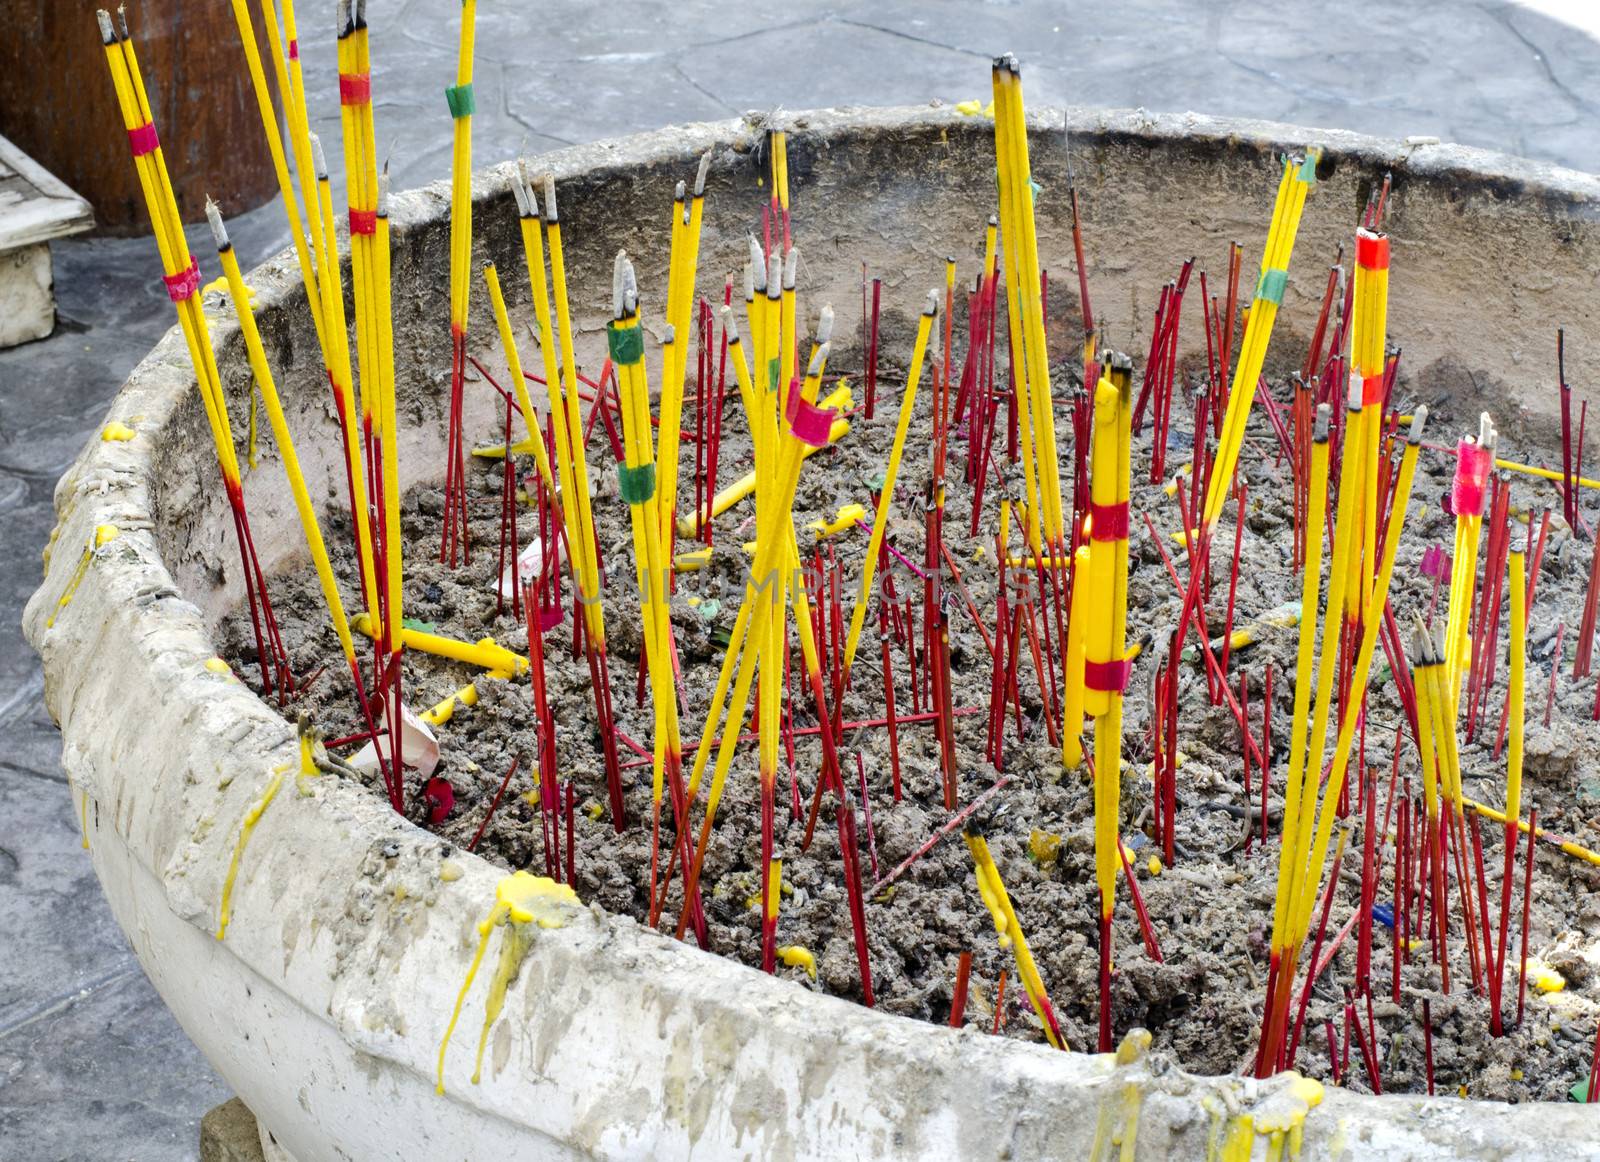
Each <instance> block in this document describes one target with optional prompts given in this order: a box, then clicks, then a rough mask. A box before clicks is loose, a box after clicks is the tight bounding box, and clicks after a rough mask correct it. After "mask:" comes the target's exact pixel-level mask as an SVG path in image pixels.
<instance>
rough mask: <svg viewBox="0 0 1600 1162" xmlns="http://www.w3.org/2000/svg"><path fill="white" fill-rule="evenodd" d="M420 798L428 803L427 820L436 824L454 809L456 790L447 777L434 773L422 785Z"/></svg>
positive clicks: (448, 815)
mask: <svg viewBox="0 0 1600 1162" xmlns="http://www.w3.org/2000/svg"><path fill="white" fill-rule="evenodd" d="M422 799H423V801H424V802H425V803H427V804H428V822H429V823H432V824H435V825H437V824H440V823H443V822H444V821H445V820H446V819H448V818H449V817H450V812H451V811H453V810H455V806H456V791H455V788H454V787H452V786H451V785H450V781H449V780H448V779H445V778H442V777H440V776H439V775H435V776H434V777H433V778H431V779H429V780H428V781H427V783H426V784H425V785H424V786H423V788H422Z"/></svg>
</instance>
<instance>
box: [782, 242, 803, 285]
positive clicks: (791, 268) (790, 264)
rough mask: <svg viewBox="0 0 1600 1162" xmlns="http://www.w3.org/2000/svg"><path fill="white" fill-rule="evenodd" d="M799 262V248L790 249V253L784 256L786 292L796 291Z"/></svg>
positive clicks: (792, 247)
mask: <svg viewBox="0 0 1600 1162" xmlns="http://www.w3.org/2000/svg"><path fill="white" fill-rule="evenodd" d="M799 262H800V248H799V247H798V246H791V247H789V253H788V254H786V255H784V256H783V289H784V290H786V291H792V290H794V276H795V270H796V267H797V266H798V265H799Z"/></svg>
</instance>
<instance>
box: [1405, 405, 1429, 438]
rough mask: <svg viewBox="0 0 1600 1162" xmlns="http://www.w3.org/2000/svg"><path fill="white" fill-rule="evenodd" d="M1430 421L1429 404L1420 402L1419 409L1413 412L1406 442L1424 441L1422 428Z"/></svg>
mask: <svg viewBox="0 0 1600 1162" xmlns="http://www.w3.org/2000/svg"><path fill="white" fill-rule="evenodd" d="M1427 423H1428V405H1427V404H1425V403H1419V404H1418V405H1417V410H1416V411H1414V412H1412V413H1411V430H1410V431H1408V432H1407V433H1406V443H1408V444H1420V443H1422V429H1423V428H1424V427H1425V426H1426V425H1427Z"/></svg>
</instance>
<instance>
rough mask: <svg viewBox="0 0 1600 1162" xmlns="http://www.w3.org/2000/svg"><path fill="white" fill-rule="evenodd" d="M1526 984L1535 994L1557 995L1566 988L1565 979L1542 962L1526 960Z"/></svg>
mask: <svg viewBox="0 0 1600 1162" xmlns="http://www.w3.org/2000/svg"><path fill="white" fill-rule="evenodd" d="M1528 983H1529V984H1531V985H1532V986H1533V988H1534V991H1535V992H1541V993H1558V992H1560V991H1561V990H1562V989H1564V988H1566V987H1567V982H1566V978H1565V977H1563V976H1562V975H1561V974H1560V973H1559V972H1557V971H1556V970H1555V969H1553V968H1551V967H1550V966H1549V965H1548V964H1546V963H1545V962H1544V961H1542V960H1534V959H1532V958H1529V960H1528Z"/></svg>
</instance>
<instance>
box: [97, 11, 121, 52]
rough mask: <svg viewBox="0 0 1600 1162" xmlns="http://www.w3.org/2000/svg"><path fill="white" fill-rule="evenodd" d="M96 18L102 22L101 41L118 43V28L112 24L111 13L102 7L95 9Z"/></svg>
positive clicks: (103, 42)
mask: <svg viewBox="0 0 1600 1162" xmlns="http://www.w3.org/2000/svg"><path fill="white" fill-rule="evenodd" d="M94 18H95V19H96V20H98V21H99V22H100V43H102V44H116V43H117V30H116V29H115V28H113V27H112V26H111V13H109V12H107V11H106V10H105V9H104V8H100V9H97V10H96V11H95V14H94Z"/></svg>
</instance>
